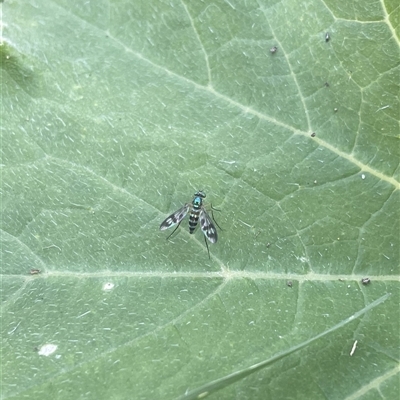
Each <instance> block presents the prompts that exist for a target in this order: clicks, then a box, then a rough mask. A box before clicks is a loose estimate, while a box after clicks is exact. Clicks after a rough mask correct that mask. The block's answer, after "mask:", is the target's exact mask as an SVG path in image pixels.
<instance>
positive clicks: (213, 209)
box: [211, 204, 223, 231]
mask: <svg viewBox="0 0 400 400" xmlns="http://www.w3.org/2000/svg"><path fill="white" fill-rule="evenodd" d="M214 211H218V212H221V210H218V208H214V207H213V206H212V204H211V216H212V219H213V220H214V222H215V225H217V226H218V228H219V229H221V231H223V229H222V228H221V227H220V226H219V225H218V222H217V221H216V220H215V217H214Z"/></svg>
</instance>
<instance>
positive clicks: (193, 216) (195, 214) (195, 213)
mask: <svg viewBox="0 0 400 400" xmlns="http://www.w3.org/2000/svg"><path fill="white" fill-rule="evenodd" d="M199 215H200V209H198V210H197V209H193V210H192V212H191V213H190V216H189V233H190V234H192V233H193V232H194V230H195V229H196V226H197V223H198V222H199Z"/></svg>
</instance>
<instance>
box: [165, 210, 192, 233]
mask: <svg viewBox="0 0 400 400" xmlns="http://www.w3.org/2000/svg"><path fill="white" fill-rule="evenodd" d="M189 210H190V204H185V205H184V206H183V207H182V208H180V209H179V210H177V211H175V212H174V213H173V214H171V215H170V216H169V217H167V218H165V220H164V221H163V222H162V223H161V225H160V230H162V231H164V230H165V229H168V228H171V226H174V225H176V224H179V223H180V222H181V221H182V220H183V218H185V217H186V214H187V213H188V212H189Z"/></svg>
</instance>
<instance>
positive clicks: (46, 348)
mask: <svg viewBox="0 0 400 400" xmlns="http://www.w3.org/2000/svg"><path fill="white" fill-rule="evenodd" d="M56 350H57V346H56V345H55V344H45V345H43V346H42V347H41V348H40V349H39V351H38V354H39V356H46V357H48V356H49V355H50V354H53V353H54V352H55V351H56Z"/></svg>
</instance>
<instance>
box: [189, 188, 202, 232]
mask: <svg viewBox="0 0 400 400" xmlns="http://www.w3.org/2000/svg"><path fill="white" fill-rule="evenodd" d="M196 195H197V196H196V197H195V198H194V199H193V202H192V205H193V207H192V210H191V211H190V216H189V233H194V231H195V229H196V226H197V223H198V222H199V215H200V211H201V207H202V204H203V198H204V197H205V195H203V193H202V192H197V193H196Z"/></svg>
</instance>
